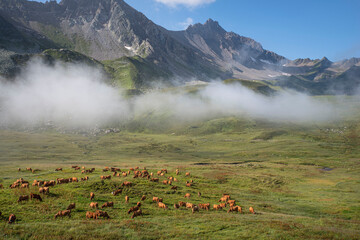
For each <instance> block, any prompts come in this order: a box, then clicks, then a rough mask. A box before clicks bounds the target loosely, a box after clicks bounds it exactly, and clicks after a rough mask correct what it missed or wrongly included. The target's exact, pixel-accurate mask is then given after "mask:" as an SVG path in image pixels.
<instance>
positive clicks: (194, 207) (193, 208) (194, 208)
mask: <svg viewBox="0 0 360 240" xmlns="http://www.w3.org/2000/svg"><path fill="white" fill-rule="evenodd" d="M191 211H192V213H195V212H199V207H198V206H196V205H194V206H193V207H192V208H191Z"/></svg>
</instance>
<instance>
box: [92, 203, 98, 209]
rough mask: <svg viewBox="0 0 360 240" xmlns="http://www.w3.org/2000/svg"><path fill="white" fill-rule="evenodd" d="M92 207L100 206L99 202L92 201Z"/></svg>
mask: <svg viewBox="0 0 360 240" xmlns="http://www.w3.org/2000/svg"><path fill="white" fill-rule="evenodd" d="M90 207H91V208H98V207H99V204H98V203H97V202H91V203H90Z"/></svg>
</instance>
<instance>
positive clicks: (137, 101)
mask: <svg viewBox="0 0 360 240" xmlns="http://www.w3.org/2000/svg"><path fill="white" fill-rule="evenodd" d="M120 92H121V91H120V90H119V89H117V88H114V87H112V86H109V85H107V84H106V83H105V82H104V76H102V74H101V71H99V70H97V69H94V68H91V67H88V66H83V65H74V64H72V65H69V64H67V65H65V64H56V65H55V66H48V65H45V64H43V63H41V62H40V61H36V60H34V61H32V62H31V63H30V64H29V65H28V66H27V67H26V68H25V69H24V70H23V71H22V73H21V74H20V76H19V77H18V78H17V79H16V80H15V81H13V82H5V81H2V82H1V83H0V125H1V126H14V125H15V126H16V125H21V126H38V125H41V124H46V123H48V122H52V123H53V124H57V125H61V126H66V127H95V126H96V127H101V126H104V125H106V126H109V125H114V126H115V125H116V124H118V123H124V122H126V121H131V119H133V118H134V117H135V116H141V115H144V116H145V115H146V113H149V112H151V113H152V114H163V113H166V114H168V115H172V116H173V117H174V119H178V120H179V121H192V120H201V119H205V118H209V117H219V116H242V115H246V116H252V117H259V118H266V119H269V120H272V121H293V122H321V121H328V120H335V119H337V118H338V117H339V116H340V115H343V114H345V113H346V112H347V111H346V109H344V108H341V109H340V108H338V107H336V106H335V105H333V104H332V103H330V102H327V101H325V100H324V99H317V98H314V97H310V96H307V95H305V94H301V93H295V92H281V93H280V94H278V95H276V96H272V97H267V96H264V95H261V94H257V93H255V92H253V91H251V90H249V89H247V88H245V87H243V86H241V85H239V84H237V85H234V84H232V85H228V84H223V83H221V82H219V81H214V82H213V83H210V84H208V85H207V86H205V87H204V88H201V90H199V92H198V93H197V94H186V93H180V92H177V93H174V92H170V91H167V92H166V91H152V92H149V93H146V94H143V95H140V96H136V97H133V98H125V97H123V96H122V94H120Z"/></svg>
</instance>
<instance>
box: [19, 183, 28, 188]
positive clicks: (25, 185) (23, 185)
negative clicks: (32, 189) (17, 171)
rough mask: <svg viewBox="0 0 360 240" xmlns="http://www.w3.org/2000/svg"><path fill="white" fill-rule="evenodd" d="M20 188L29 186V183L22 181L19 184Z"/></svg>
mask: <svg viewBox="0 0 360 240" xmlns="http://www.w3.org/2000/svg"><path fill="white" fill-rule="evenodd" d="M20 188H29V184H28V183H23V184H21V186H20Z"/></svg>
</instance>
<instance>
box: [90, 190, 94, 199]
mask: <svg viewBox="0 0 360 240" xmlns="http://www.w3.org/2000/svg"><path fill="white" fill-rule="evenodd" d="M94 198H95V194H94V193H93V192H91V193H90V200H93V199H94Z"/></svg>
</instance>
